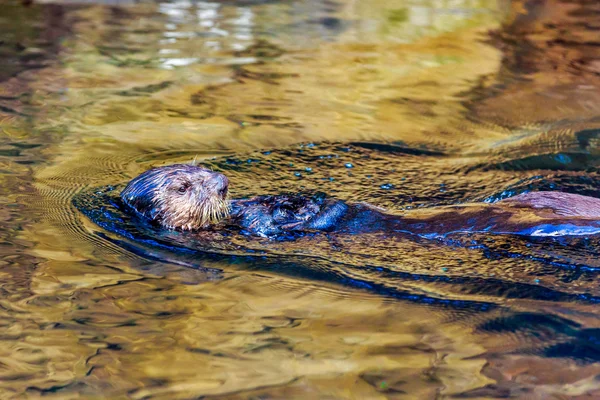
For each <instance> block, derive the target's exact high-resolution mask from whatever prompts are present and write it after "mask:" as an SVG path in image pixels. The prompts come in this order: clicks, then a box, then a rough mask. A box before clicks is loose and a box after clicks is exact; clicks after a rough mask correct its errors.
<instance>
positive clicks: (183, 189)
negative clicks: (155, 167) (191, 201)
mask: <svg viewBox="0 0 600 400" xmlns="http://www.w3.org/2000/svg"><path fill="white" fill-rule="evenodd" d="M189 187H190V185H188V184H187V183H184V184H183V185H181V186H179V188H178V189H177V193H179V194H185V192H187V190H188V188H189Z"/></svg>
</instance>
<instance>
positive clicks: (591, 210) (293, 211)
mask: <svg viewBox="0 0 600 400" xmlns="http://www.w3.org/2000/svg"><path fill="white" fill-rule="evenodd" d="M228 187H229V182H228V180H227V178H226V177H225V176H224V175H222V174H220V173H216V172H212V171H209V170H207V169H204V168H202V167H199V166H192V165H186V164H178V165H171V166H166V167H160V168H154V169H152V170H149V171H146V172H144V173H143V174H141V175H140V176H138V177H137V178H135V179H133V180H132V181H131V182H130V183H129V184H128V185H127V187H126V188H125V189H124V190H123V192H122V193H121V198H122V199H123V201H124V202H125V203H126V204H127V205H128V206H129V207H130V208H131V209H133V210H134V211H135V212H136V213H137V214H139V215H142V216H143V217H145V218H147V219H149V220H151V221H154V222H156V223H158V224H160V225H162V226H164V227H167V228H170V229H182V230H201V229H204V228H207V227H208V226H209V225H214V224H216V223H218V222H219V221H220V223H226V224H229V225H235V226H237V227H239V228H240V229H241V230H242V232H244V233H246V234H250V235H257V236H263V237H275V236H278V235H285V234H290V233H300V232H308V231H327V232H334V231H335V232H343V233H349V234H360V233H369V232H386V233H390V234H393V233H394V232H402V233H411V234H416V235H420V236H424V237H437V236H444V235H446V234H449V233H455V232H489V233H497V234H517V235H531V236H566V235H589V234H596V233H600V199H596V198H593V197H588V196H581V195H576V194H568V193H561V192H533V193H526V194H521V195H518V196H515V197H512V198H509V199H506V200H502V201H499V202H496V203H491V204H488V203H473V204H465V205H459V206H444V207H437V208H430V209H421V210H414V211H410V212H407V213H405V214H403V215H397V214H390V213H386V212H385V211H383V210H380V209H378V208H375V207H372V206H369V205H366V204H361V203H345V202H343V201H341V200H337V199H333V198H329V197H326V196H325V195H314V196H301V195H285V194H284V195H274V196H258V197H255V198H252V199H241V200H231V201H228V200H227V196H228Z"/></svg>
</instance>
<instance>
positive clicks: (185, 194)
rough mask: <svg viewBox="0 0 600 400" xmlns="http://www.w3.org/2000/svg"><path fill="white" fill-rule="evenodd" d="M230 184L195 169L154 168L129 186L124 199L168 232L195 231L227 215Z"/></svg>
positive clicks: (204, 171) (215, 173) (178, 167)
mask: <svg viewBox="0 0 600 400" xmlns="http://www.w3.org/2000/svg"><path fill="white" fill-rule="evenodd" d="M228 187H229V181H228V180H227V177H225V175H223V174H220V173H218V172H213V171H210V170H208V169H206V168H202V167H199V166H195V165H187V164H175V165H169V166H166V167H159V168H153V169H151V170H148V171H146V172H144V173H142V174H141V175H139V176H138V177H136V178H134V179H133V180H131V182H129V184H127V187H125V189H124V190H123V191H122V192H121V198H122V199H123V201H124V202H125V204H127V205H128V206H129V207H131V208H133V209H134V210H135V211H137V212H138V213H139V214H141V215H143V216H144V217H146V218H148V219H150V220H151V221H155V222H158V223H159V224H161V225H162V226H164V227H166V228H169V229H182V230H195V229H202V228H205V227H207V226H208V225H209V224H211V223H217V222H218V221H219V220H221V219H223V218H225V217H226V216H227V215H228V212H229V208H228V203H227V194H228Z"/></svg>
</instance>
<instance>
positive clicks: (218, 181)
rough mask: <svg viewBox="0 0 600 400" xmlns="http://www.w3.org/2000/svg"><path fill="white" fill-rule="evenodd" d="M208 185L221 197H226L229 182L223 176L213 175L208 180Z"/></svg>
mask: <svg viewBox="0 0 600 400" xmlns="http://www.w3.org/2000/svg"><path fill="white" fill-rule="evenodd" d="M209 182H210V184H211V185H212V187H213V188H214V190H215V191H216V192H217V193H218V194H219V195H221V196H223V197H225V196H227V190H228V189H229V180H228V179H227V177H226V176H225V175H223V174H219V173H214V174H212V176H211V177H210V179H209Z"/></svg>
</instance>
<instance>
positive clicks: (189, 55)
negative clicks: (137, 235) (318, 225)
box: [0, 0, 600, 399]
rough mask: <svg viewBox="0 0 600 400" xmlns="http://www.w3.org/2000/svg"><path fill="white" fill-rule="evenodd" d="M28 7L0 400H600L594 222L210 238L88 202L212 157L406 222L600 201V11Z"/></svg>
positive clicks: (8, 80) (1, 73)
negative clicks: (148, 234)
mask: <svg viewBox="0 0 600 400" xmlns="http://www.w3.org/2000/svg"><path fill="white" fill-rule="evenodd" d="M100 3H102V4H100ZM27 4H28V2H16V1H15V2H7V3H5V4H3V5H2V12H1V13H0V57H1V59H2V61H3V62H2V64H1V67H0V121H1V122H0V129H1V132H2V136H0V182H1V183H2V184H1V185H0V194H1V196H0V198H1V199H2V200H1V201H2V207H1V208H0V216H1V217H2V220H3V221H4V224H2V226H1V227H0V238H1V239H2V240H1V242H2V247H1V248H0V265H1V268H2V270H1V274H2V277H3V279H2V282H1V283H0V285H1V286H0V290H1V294H2V296H1V297H0V314H1V315H2V321H3V322H2V324H3V327H4V329H3V333H2V335H0V362H1V364H0V377H1V378H2V379H0V392H1V393H2V395H1V397H3V398H11V397H14V398H22V397H24V396H29V397H41V396H46V397H55V398H60V399H64V398H76V397H84V398H97V397H98V396H104V397H109V398H122V397H132V398H168V399H171V398H198V397H203V396H213V397H220V398H240V399H241V398H254V397H256V398H258V397H260V398H285V399H288V398H413V399H426V398H481V399H483V398H507V397H515V398H524V399H547V398H579V399H593V398H597V397H598V396H600V388H599V387H598V382H597V379H596V376H597V375H598V373H599V372H600V369H599V368H600V367H599V365H600V364H599V363H598V362H599V360H600V355H599V354H600V353H599V347H598V324H599V321H598V306H597V299H598V296H599V293H598V288H597V268H598V266H597V261H596V258H597V257H596V254H597V252H598V250H599V249H598V245H597V241H596V239H595V238H593V237H591V238H580V239H577V240H572V241H569V240H566V241H560V240H547V239H544V240H535V241H534V240H531V241H529V240H525V239H519V240H515V239H514V238H510V237H486V236H478V237H476V238H464V237H458V238H448V239H447V240H445V241H431V240H429V241H428V240H414V239H410V238H407V240H403V241H396V242H393V241H389V240H386V239H385V238H380V237H376V238H373V237H367V236H365V237H360V238H353V239H352V240H347V239H344V238H338V241H337V242H336V241H335V240H334V239H335V238H334V239H330V238H324V237H316V238H302V239H301V240H298V241H294V242H283V243H277V242H266V243H263V242H259V241H247V242H246V243H240V242H239V240H240V239H239V238H237V239H236V238H233V239H231V240H230V241H225V242H224V243H223V244H222V245H223V246H224V249H225V250H227V251H225V252H226V253H227V254H228V255H215V254H214V253H198V254H191V255H190V254H185V253H182V252H172V251H171V252H169V251H167V250H165V249H160V248H156V247H153V246H144V245H141V244H140V243H138V242H136V241H135V240H131V241H127V242H124V241H123V237H121V236H118V235H114V234H112V233H110V232H108V231H106V230H104V229H102V228H101V227H99V226H98V225H96V224H94V223H93V222H92V221H90V220H88V219H87V218H85V217H83V216H82V215H81V214H80V213H79V212H78V211H77V210H76V209H75V208H74V207H73V206H72V199H73V197H74V196H75V195H76V194H77V193H84V194H85V193H88V192H89V191H90V190H91V189H93V188H96V187H99V186H103V185H120V184H122V183H123V182H125V181H127V180H128V179H130V178H131V177H132V176H134V175H136V174H137V173H139V172H141V171H142V170H144V169H146V168H148V167H150V166H153V165H161V164H167V163H172V162H177V161H184V162H185V161H191V160H192V159H194V158H197V159H198V160H200V161H203V162H206V163H208V164H210V165H211V166H213V168H218V169H221V170H225V171H227V174H228V175H229V176H230V177H231V181H232V188H231V190H232V192H233V194H234V195H239V196H241V195H251V194H257V193H278V192H281V191H299V190H315V189H318V190H323V191H326V192H328V193H329V194H332V195H336V196H338V197H341V198H345V199H349V200H355V201H358V200H363V201H368V202H370V203H374V204H376V205H380V206H385V207H387V208H390V209H392V210H395V211H396V212H402V211H403V210H405V209H410V208H416V207H431V206H436V205H442V204H456V203H461V202H466V201H472V200H478V201H486V200H487V201H491V200H493V199H497V198H501V197H506V196H509V195H512V194H514V193H516V192H520V191H523V190H536V189H559V190H568V191H570V192H574V193H582V194H588V195H594V196H599V195H600V193H599V192H598V189H597V188H598V184H597V183H598V175H597V164H598V150H597V148H598V146H597V145H598V143H597V142H598V133H599V132H600V130H599V129H600V125H599V124H600V121H598V115H600V114H599V112H598V111H599V110H598V104H600V101H599V100H600V99H598V93H599V91H598V86H599V85H600V75H598V72H599V67H598V65H599V64H598V63H599V61H598V60H600V54H599V53H598V52H599V51H600V50H599V49H600V46H598V43H599V39H598V29H600V25H598V21H597V20H596V19H597V18H596V17H597V15H598V12H599V11H600V10H599V9H598V5H597V4H596V2H593V1H591V2H590V1H584V0H574V1H569V2H560V1H558V0H556V1H555V0H547V1H543V2H540V1H515V2H513V3H510V2H508V1H506V2H505V1H496V0H489V1H487V0H430V1H425V2H424V1H416V0H397V1H380V0H375V1H366V0H353V1H350V0H344V1H331V0H320V1H317V0H305V1H300V0H297V1H268V0H224V1H179V0H177V1H158V2H153V1H141V2H139V1H136V2H133V1H131V2H128V1H106V2H92V1H78V2H71V1H48V0H44V1H40V2H35V4H30V5H27ZM331 142H335V143H334V144H331ZM213 157H216V158H215V159H214V160H213ZM470 239H474V244H470V243H469V240H470ZM227 246H229V247H227ZM232 246H234V247H235V246H237V247H236V249H235V250H236V251H231V249H232ZM212 250H214V249H212ZM251 250H253V251H254V252H251ZM265 250H268V252H267V253H268V254H263V252H265ZM269 252H270V253H269ZM232 253H235V254H237V255H231V254H232ZM271 253H273V254H275V255H276V256H271ZM257 254H260V256H257ZM262 256H268V257H262Z"/></svg>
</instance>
